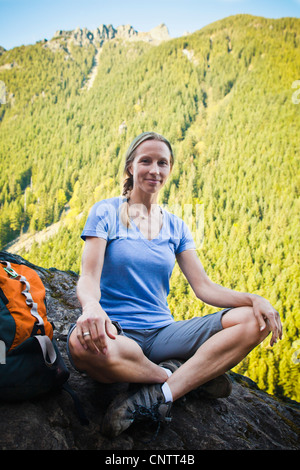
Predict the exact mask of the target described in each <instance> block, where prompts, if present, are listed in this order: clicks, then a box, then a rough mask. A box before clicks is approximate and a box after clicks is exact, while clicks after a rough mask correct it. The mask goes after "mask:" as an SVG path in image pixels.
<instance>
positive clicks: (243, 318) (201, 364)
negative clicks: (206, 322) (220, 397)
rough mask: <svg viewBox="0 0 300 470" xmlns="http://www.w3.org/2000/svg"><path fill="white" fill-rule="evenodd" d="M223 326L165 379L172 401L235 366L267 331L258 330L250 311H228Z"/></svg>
mask: <svg viewBox="0 0 300 470" xmlns="http://www.w3.org/2000/svg"><path fill="white" fill-rule="evenodd" d="M222 324H223V328H224V329H223V330H221V331H219V332H218V333H216V334H215V335H213V336H212V337H211V338H209V339H208V340H207V341H206V342H205V343H204V344H202V346H200V348H199V349H198V351H197V352H196V353H195V354H194V356H192V357H191V358H190V359H189V360H188V361H186V362H185V363H184V364H183V365H182V366H181V367H180V368H179V369H177V370H176V371H175V372H174V373H173V374H172V375H171V377H169V378H168V380H167V383H168V385H169V387H170V389H171V392H172V395H173V401H175V400H177V399H178V398H180V397H181V396H183V395H185V394H186V393H188V392H189V391H191V390H194V389H195V388H197V387H199V386H200V385H203V384H204V383H206V382H208V381H209V380H211V379H214V378H215V377H218V376H220V375H221V374H223V373H224V372H226V371H228V370H229V369H231V368H232V367H234V366H235V365H237V364H238V363H239V362H240V361H241V360H242V359H244V358H245V357H246V356H247V354H249V352H250V351H251V350H252V349H253V348H254V347H255V346H257V345H258V344H259V343H260V342H261V341H262V340H264V339H265V338H266V336H267V335H268V334H269V330H268V331H260V330H259V326H258V323H257V321H256V319H255V317H254V314H253V310H252V308H251V307H239V308H235V309H232V310H230V311H228V312H227V313H226V314H225V315H224V316H223V318H222ZM266 330H267V329H266Z"/></svg>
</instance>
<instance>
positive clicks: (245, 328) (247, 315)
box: [222, 306, 270, 346]
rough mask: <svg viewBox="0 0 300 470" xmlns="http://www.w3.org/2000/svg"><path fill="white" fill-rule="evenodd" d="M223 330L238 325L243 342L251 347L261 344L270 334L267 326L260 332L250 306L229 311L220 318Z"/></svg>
mask: <svg viewBox="0 0 300 470" xmlns="http://www.w3.org/2000/svg"><path fill="white" fill-rule="evenodd" d="M222 325H223V328H229V327H231V326H235V325H239V326H240V328H241V333H242V334H243V335H244V338H245V340H247V341H249V343H250V344H251V345H253V346H255V345H257V344H259V343H261V342H262V341H263V340H264V339H265V338H266V337H267V336H268V334H269V333H270V330H269V328H268V326H266V328H265V329H264V330H263V331H261V330H260V327H259V324H258V321H257V318H256V317H255V314H254V310H253V308H252V307H250V306H245V307H237V308H233V309H231V310H229V311H228V312H227V313H226V314H224V315H223V318H222Z"/></svg>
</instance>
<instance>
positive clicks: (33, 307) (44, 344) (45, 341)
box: [0, 260, 56, 367]
mask: <svg viewBox="0 0 300 470" xmlns="http://www.w3.org/2000/svg"><path fill="white" fill-rule="evenodd" d="M0 262H1V264H4V265H5V266H6V267H5V268H4V270H5V271H6V272H7V273H8V274H9V275H10V276H11V277H13V278H14V279H17V280H19V281H20V282H21V283H22V284H24V285H25V289H23V291H22V294H23V295H24V296H25V298H26V304H27V305H28V307H30V313H31V315H32V316H33V317H34V318H35V319H36V320H37V321H36V327H38V328H40V329H42V330H43V331H44V321H43V319H42V317H41V316H40V314H39V313H38V309H37V303H35V302H34V301H33V298H32V295H31V293H30V284H29V282H28V281H27V279H26V277H25V276H22V275H21V274H18V273H17V272H16V271H15V270H14V269H13V268H12V267H11V264H10V263H9V261H2V260H1V261H0ZM34 338H36V339H37V340H38V342H39V344H40V347H41V349H42V353H43V357H44V361H45V364H46V365H47V366H49V367H51V366H52V365H53V364H54V362H55V361H56V352H55V349H54V347H53V344H52V341H51V339H50V338H49V337H48V336H47V335H45V334H44V335H34ZM47 354H48V358H49V360H48V359H47Z"/></svg>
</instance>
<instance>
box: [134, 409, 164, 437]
mask: <svg viewBox="0 0 300 470" xmlns="http://www.w3.org/2000/svg"><path fill="white" fill-rule="evenodd" d="M134 405H135V409H134V411H133V421H143V420H145V419H149V420H151V421H153V422H154V423H157V428H156V431H155V433H154V435H153V436H152V437H151V438H150V439H149V440H143V439H139V440H140V441H141V442H143V444H149V443H150V442H152V441H154V440H155V439H156V438H157V436H158V433H159V430H160V427H161V419H160V415H159V410H158V408H159V405H160V402H158V403H154V404H153V405H151V407H150V408H148V407H146V406H143V405H139V404H138V403H134Z"/></svg>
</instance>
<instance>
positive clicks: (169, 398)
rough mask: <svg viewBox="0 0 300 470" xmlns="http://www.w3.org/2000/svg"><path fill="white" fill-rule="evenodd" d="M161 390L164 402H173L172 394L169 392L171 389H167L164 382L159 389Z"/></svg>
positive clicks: (167, 386)
mask: <svg viewBox="0 0 300 470" xmlns="http://www.w3.org/2000/svg"><path fill="white" fill-rule="evenodd" d="M161 390H162V392H163V394H164V397H165V401H166V402H168V401H173V396H172V392H171V389H170V387H169V385H168V384H167V382H165V383H164V384H163V385H162V387H161Z"/></svg>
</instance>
